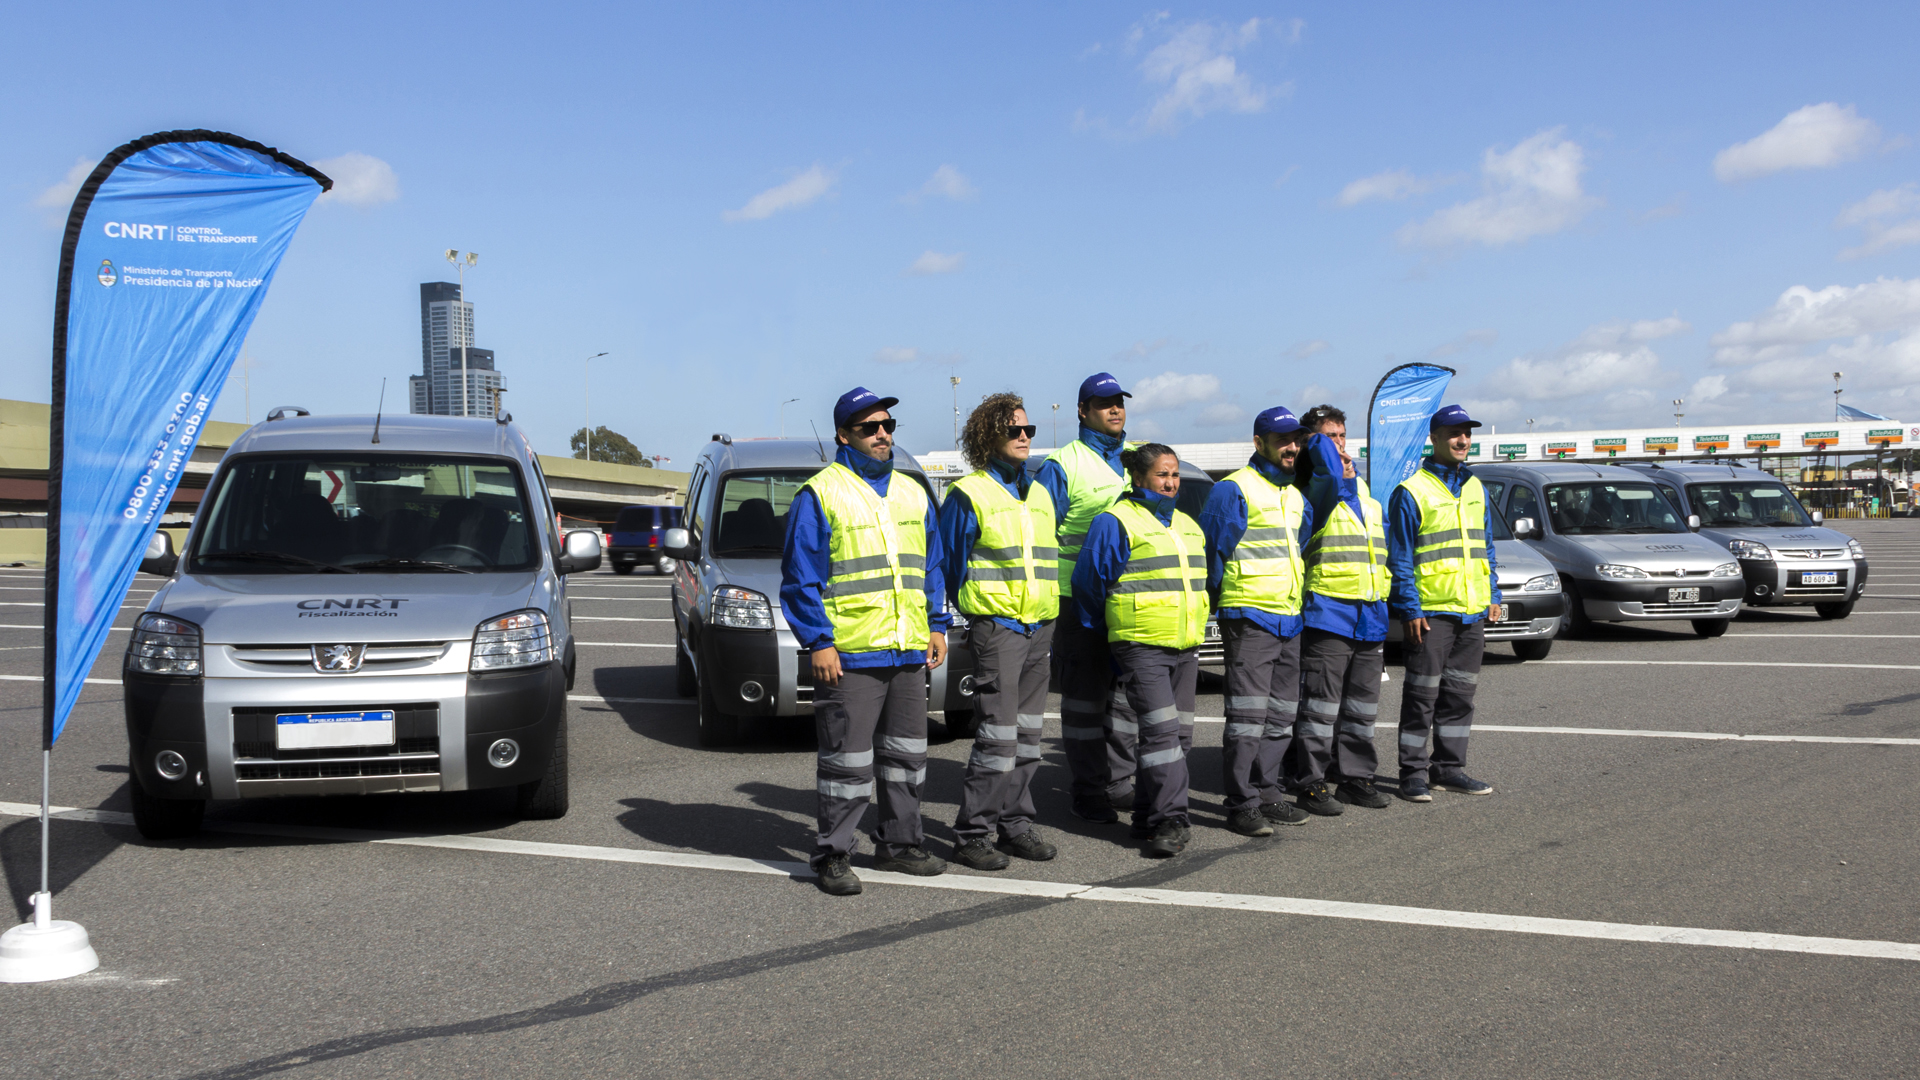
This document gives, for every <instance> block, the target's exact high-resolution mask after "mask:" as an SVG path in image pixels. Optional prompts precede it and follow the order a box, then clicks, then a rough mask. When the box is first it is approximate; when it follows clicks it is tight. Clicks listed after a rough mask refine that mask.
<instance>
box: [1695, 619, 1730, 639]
mask: <svg viewBox="0 0 1920 1080" xmlns="http://www.w3.org/2000/svg"><path fill="white" fill-rule="evenodd" d="M1732 622H1733V620H1732V619H1695V620H1693V632H1694V633H1696V634H1698V635H1700V636H1701V637H1719V636H1721V635H1722V634H1725V633H1726V632H1727V627H1728V625H1730V624H1731V623H1732Z"/></svg>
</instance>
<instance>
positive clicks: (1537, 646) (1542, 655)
mask: <svg viewBox="0 0 1920 1080" xmlns="http://www.w3.org/2000/svg"><path fill="white" fill-rule="evenodd" d="M1552 651H1553V639H1552V638H1548V639H1547V640H1545V641H1516V642H1514V643H1513V655H1515V656H1517V657H1519V658H1520V659H1522V660H1545V659H1546V658H1547V654H1548V653H1550V652H1552Z"/></svg>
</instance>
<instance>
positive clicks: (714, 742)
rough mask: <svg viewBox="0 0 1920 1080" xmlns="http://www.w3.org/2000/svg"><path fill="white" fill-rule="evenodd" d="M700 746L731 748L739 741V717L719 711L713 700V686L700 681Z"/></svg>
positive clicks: (706, 681) (705, 681)
mask: <svg viewBox="0 0 1920 1080" xmlns="http://www.w3.org/2000/svg"><path fill="white" fill-rule="evenodd" d="M699 683H700V745H701V746H705V747H708V748H712V747H718V746H732V745H734V744H735V743H737V742H739V741H740V717H738V716H733V715H730V714H728V713H723V712H721V711H720V703H719V702H717V701H715V700H714V697H713V686H712V684H711V683H710V682H709V681H708V680H707V679H704V678H702V679H700V680H699Z"/></svg>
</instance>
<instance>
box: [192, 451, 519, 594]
mask: <svg viewBox="0 0 1920 1080" xmlns="http://www.w3.org/2000/svg"><path fill="white" fill-rule="evenodd" d="M527 507H528V501H527V495H526V488H525V486H524V485H523V484H522V483H521V479H520V473H519V469H517V468H516V467H515V466H514V464H513V463H512V462H510V461H506V460H503V459H499V458H479V457H474V458H462V457H419V456H415V457H403V456H397V455H394V456H389V455H380V454H367V455H354V456H351V457H347V456H333V455H327V456H316V455H291V454H272V455H264V454H263V455H257V456H248V457H244V458H241V459H238V460H236V461H233V462H229V463H228V464H227V466H226V467H225V468H224V469H222V470H221V473H220V479H219V482H218V486H217V487H216V488H215V489H214V490H213V491H212V492H211V493H210V494H209V496H208V498H207V501H206V503H205V504H204V509H202V511H201V513H202V514H204V515H205V516H206V518H205V522H204V523H203V524H202V526H201V528H200V529H199V530H198V531H197V532H196V533H195V539H194V545H193V550H192V551H191V552H190V553H189V558H190V560H191V563H190V567H191V570H192V571H193V572H198V573H221V574H274V573H294V574H299V573H314V572H315V571H316V570H319V571H336V572H337V571H353V572H357V573H360V572H369V571H373V572H398V573H478V572H486V571H507V570H530V569H532V568H533V567H535V566H537V565H539V552H540V546H539V532H538V525H537V523H536V522H535V520H534V518H533V516H532V515H531V514H529V513H528V512H527Z"/></svg>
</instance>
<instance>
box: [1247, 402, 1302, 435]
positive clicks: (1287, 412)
mask: <svg viewBox="0 0 1920 1080" xmlns="http://www.w3.org/2000/svg"><path fill="white" fill-rule="evenodd" d="M1299 430H1300V418H1299V417H1297V416H1295V415H1293V410H1292V409H1289V408H1287V407H1286V406H1285V405H1275V406H1274V407H1273V408H1271V409H1268V410H1267V411H1266V412H1263V413H1261V414H1260V415H1259V416H1256V417H1254V418H1253V433H1254V434H1255V435H1291V434H1293V433H1294V432H1296V431H1299Z"/></svg>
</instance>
